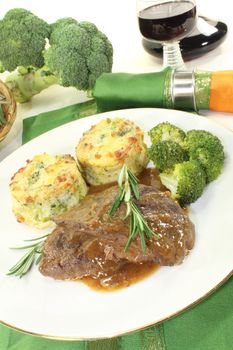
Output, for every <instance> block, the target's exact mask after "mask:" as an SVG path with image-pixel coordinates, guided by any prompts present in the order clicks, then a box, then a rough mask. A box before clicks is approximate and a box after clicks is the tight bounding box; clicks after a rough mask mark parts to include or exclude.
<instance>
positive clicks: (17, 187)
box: [10, 153, 87, 228]
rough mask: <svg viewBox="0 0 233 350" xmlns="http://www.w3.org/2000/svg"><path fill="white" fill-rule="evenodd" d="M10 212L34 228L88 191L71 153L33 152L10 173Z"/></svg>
mask: <svg viewBox="0 0 233 350" xmlns="http://www.w3.org/2000/svg"><path fill="white" fill-rule="evenodd" d="M10 190H11V195H12V200H13V212H14V214H15V216H16V218H17V220H18V221H19V222H25V223H27V224H29V225H31V226H34V227H37V228H44V227H47V226H51V224H52V218H53V217H54V216H56V215H59V214H60V213H62V212H64V211H66V210H67V209H69V208H71V207H73V206H75V205H76V204H78V202H79V201H80V199H82V198H83V197H84V196H85V195H86V193H87V185H86V183H85V181H84V179H83V178H82V175H81V173H80V171H79V169H78V166H77V163H76V161H75V159H74V158H73V157H71V156H70V155H61V156H60V155H59V156H52V155H49V154H47V153H43V154H41V155H36V156H35V157H34V158H33V159H32V160H29V161H28V162H27V164H26V166H25V167H23V168H21V169H19V170H18V171H17V172H16V174H15V175H14V176H13V177H12V179H11V183H10Z"/></svg>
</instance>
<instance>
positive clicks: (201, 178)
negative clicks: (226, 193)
mask: <svg viewBox="0 0 233 350" xmlns="http://www.w3.org/2000/svg"><path fill="white" fill-rule="evenodd" d="M160 179H161V182H162V183H163V185H164V186H166V187H167V188H168V189H169V190H170V191H171V195H172V197H173V198H174V199H177V200H178V201H179V203H180V204H181V205H187V204H190V203H193V202H195V201H196V200H197V199H198V198H199V197H200V196H201V195H202V193H203V191H204V189H205V186H206V175H205V172H204V170H203V168H202V167H201V165H200V163H199V162H198V161H195V160H191V161H187V162H183V163H180V164H176V165H175V166H174V169H173V170H170V171H168V172H164V173H161V174H160Z"/></svg>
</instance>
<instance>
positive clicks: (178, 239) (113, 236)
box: [40, 185, 194, 279]
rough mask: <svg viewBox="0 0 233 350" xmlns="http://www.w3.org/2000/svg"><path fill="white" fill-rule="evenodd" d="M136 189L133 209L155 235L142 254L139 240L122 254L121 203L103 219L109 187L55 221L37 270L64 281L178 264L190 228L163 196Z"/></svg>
mask: <svg viewBox="0 0 233 350" xmlns="http://www.w3.org/2000/svg"><path fill="white" fill-rule="evenodd" d="M139 189H140V194H141V195H140V200H139V201H137V205H138V207H139V208H140V209H141V211H142V212H143V214H144V216H145V219H146V220H147V222H148V224H149V225H150V227H151V228H152V230H153V231H154V232H155V233H157V234H158V235H159V236H160V239H156V238H153V239H151V240H147V242H146V244H147V249H146V253H145V254H143V252H142V249H141V242H140V239H139V238H137V239H135V240H134V241H133V242H132V244H131V246H130V248H129V250H128V251H127V252H125V250H124V247H125V244H126V242H127V240H128V235H129V222H127V221H124V220H123V218H124V215H125V206H124V204H122V205H121V207H120V209H119V210H118V211H117V213H116V214H115V216H114V217H113V218H112V219H110V218H109V216H108V211H109V209H110V207H111V204H112V202H113V200H114V197H115V195H116V193H117V187H116V186H114V187H111V188H109V189H107V190H105V191H102V192H100V193H97V194H93V195H87V196H86V198H85V199H84V200H83V201H82V202H81V203H80V205H79V206H78V207H76V208H74V209H71V210H70V211H69V212H67V213H65V214H63V215H61V216H59V217H57V218H56V223H57V228H56V229H55V230H54V231H53V232H52V234H51V235H50V236H49V238H48V239H47V241H46V243H45V245H44V251H43V258H42V260H41V264H40V271H41V272H42V273H43V274H44V275H48V276H51V277H54V278H59V279H66V278H81V277H82V276H92V277H97V276H99V275H100V274H105V275H109V274H112V273H114V272H116V271H118V270H119V269H120V268H122V266H124V264H126V263H128V262H131V263H143V262H155V263H158V264H160V265H174V264H180V263H181V262H182V261H183V259H184V257H185V255H186V254H187V253H188V251H189V250H190V249H192V247H193V244H194V225H193V224H192V223H191V221H190V220H189V218H188V216H187V214H186V213H185V212H184V211H183V209H182V208H181V207H180V206H179V205H178V203H177V202H175V201H173V200H172V199H171V198H170V196H169V195H168V194H167V193H164V192H160V191H158V190H156V189H154V188H152V187H150V186H145V185H140V186H139Z"/></svg>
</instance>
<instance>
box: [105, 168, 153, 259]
mask: <svg viewBox="0 0 233 350" xmlns="http://www.w3.org/2000/svg"><path fill="white" fill-rule="evenodd" d="M118 186H119V190H118V193H117V195H116V197H115V199H114V202H113V204H112V206H111V208H110V210H109V216H110V217H113V216H114V214H115V213H116V211H117V210H118V208H119V207H120V205H121V203H123V202H124V203H125V205H126V214H125V217H124V219H127V218H129V222H130V224H129V238H128V241H127V243H126V246H125V251H127V250H128V249H129V247H130V245H131V243H132V241H133V240H134V239H135V238H136V237H137V236H138V235H139V237H140V240H141V247H142V252H143V253H144V254H145V252H146V238H148V239H152V238H157V239H159V236H158V235H157V234H156V233H154V232H153V231H152V230H151V228H150V227H149V225H148V224H147V222H146V220H145V218H144V216H143V213H142V212H141V210H140V209H139V208H138V207H137V205H136V203H135V200H138V199H139V198H140V193H139V189H138V179H137V178H136V176H135V175H134V174H133V173H132V172H131V170H130V169H129V168H128V167H127V165H124V166H123V167H122V169H121V171H120V173H119V176H118Z"/></svg>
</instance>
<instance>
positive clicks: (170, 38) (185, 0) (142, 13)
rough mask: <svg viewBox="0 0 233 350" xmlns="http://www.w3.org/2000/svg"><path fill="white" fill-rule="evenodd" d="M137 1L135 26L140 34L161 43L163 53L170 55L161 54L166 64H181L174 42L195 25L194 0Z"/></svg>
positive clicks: (176, 45)
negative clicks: (136, 25)
mask: <svg viewBox="0 0 233 350" xmlns="http://www.w3.org/2000/svg"><path fill="white" fill-rule="evenodd" d="M138 3H139V5H140V6H141V8H140V9H139V11H138V22H139V29H140V32H141V34H142V35H143V37H144V38H145V39H148V40H154V41H155V42H160V43H162V44H163V45H164V49H165V51H166V52H164V54H166V56H168V55H170V58H169V57H168V59H167V57H165V58H166V59H165V63H166V64H167V63H169V62H170V63H171V65H173V63H174V66H176V65H177V66H178V65H180V66H181V65H183V60H182V57H181V54H180V50H179V44H178V43H179V40H180V39H182V38H184V37H186V36H187V35H188V34H189V33H190V32H191V31H192V30H193V29H194V28H195V23H196V18H197V11H196V5H195V0H170V1H164V0H163V1H162V0H161V1H159V0H157V1H156V0H155V1H148V0H138ZM142 5H143V7H142ZM178 51H179V52H178ZM171 55H172V56H173V57H171Z"/></svg>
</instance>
